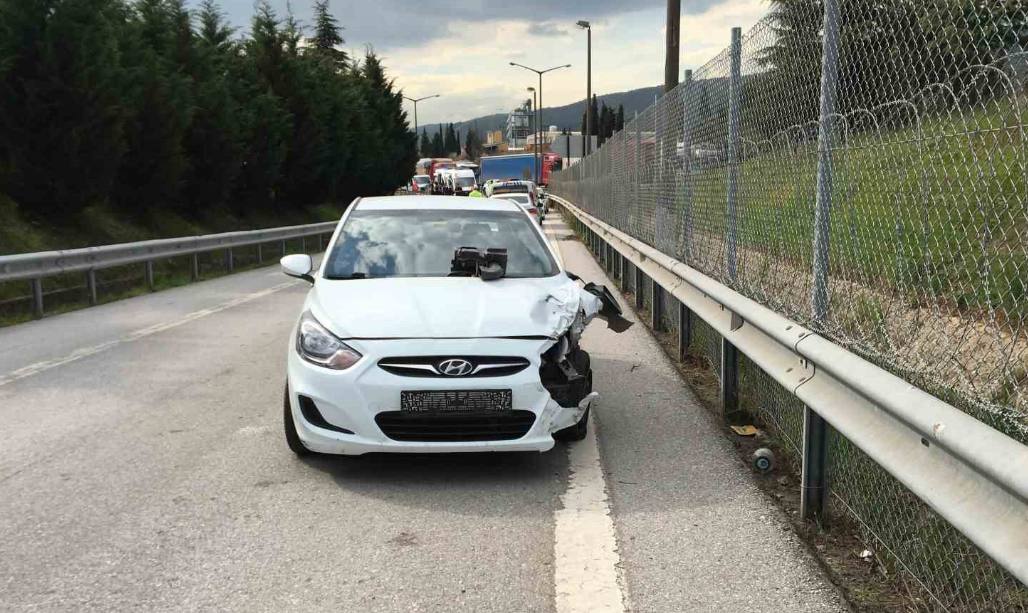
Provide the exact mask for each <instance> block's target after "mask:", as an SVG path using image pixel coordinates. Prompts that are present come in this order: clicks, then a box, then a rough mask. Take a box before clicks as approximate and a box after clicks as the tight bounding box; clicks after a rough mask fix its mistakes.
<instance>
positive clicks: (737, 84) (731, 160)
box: [725, 28, 742, 285]
mask: <svg viewBox="0 0 1028 613" xmlns="http://www.w3.org/2000/svg"><path fill="white" fill-rule="evenodd" d="M731 66H732V69H731V78H730V79H729V81H728V206H727V212H728V219H727V223H726V224H725V226H726V229H727V233H728V235H727V236H726V241H725V255H726V262H725V264H726V265H727V269H728V278H729V279H731V282H732V284H733V285H734V284H735V282H736V262H735V257H736V242H735V241H736V227H735V226H736V211H735V205H736V200H737V199H738V197H739V116H740V111H741V110H742V109H740V108H739V105H740V103H741V101H742V28H732V47H731Z"/></svg>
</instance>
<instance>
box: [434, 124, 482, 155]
mask: <svg viewBox="0 0 1028 613" xmlns="http://www.w3.org/2000/svg"><path fill="white" fill-rule="evenodd" d="M418 151H419V152H420V154H421V156H422V157H431V158H441V157H449V156H452V155H457V156H459V155H461V153H463V154H464V155H466V156H467V157H468V158H470V159H475V158H477V157H479V156H480V155H482V138H481V137H480V136H479V135H478V131H477V130H475V129H474V128H472V127H468V131H467V133H466V134H465V139H464V144H463V145H461V142H460V135H459V133H458V132H457V130H456V129H455V128H454V126H453V124H452V123H450V124H446V128H445V129H444V128H443V124H439V131H438V132H436V133H435V134H433V135H432V137H431V138H430V137H429V136H428V128H422V129H421V142H420V144H419V146H418Z"/></svg>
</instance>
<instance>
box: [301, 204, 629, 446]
mask: <svg viewBox="0 0 1028 613" xmlns="http://www.w3.org/2000/svg"><path fill="white" fill-rule="evenodd" d="M282 270H283V272H284V273H286V274H287V275H289V276H291V277H296V278H299V279H303V280H305V281H307V282H309V283H311V288H310V291H309V292H308V293H307V296H306V298H305V299H304V303H303V307H302V309H301V314H300V316H299V317H298V318H297V321H296V324H295V326H294V327H293V331H292V333H291V334H290V337H289V344H288V350H287V363H286V387H285V394H284V396H285V399H284V402H283V417H284V426H285V439H286V443H287V444H288V446H289V448H290V449H291V450H292V451H293V452H294V453H295V454H297V455H304V454H308V453H311V452H319V453H331V454H343V455H360V454H364V453H371V452H386V453H388V452H393V453H425V452H435V453H438V452H469V451H479V452H483V451H547V450H549V449H552V448H553V446H554V439H560V440H580V439H582V438H584V437H585V435H586V431H587V428H588V423H589V407H590V403H591V402H592V400H593V399H594V398H595V397H596V396H597V394H595V393H594V392H593V391H592V369H591V366H590V360H589V354H588V353H586V352H585V351H584V350H582V349H581V347H580V346H579V340H580V338H581V335H582V332H583V330H584V329H585V327H586V325H587V324H588V323H589V321H590V320H592V319H593V318H594V317H596V316H600V317H602V318H606V319H608V320H611V319H614V318H617V317H619V316H620V309H619V307H618V306H617V303H616V301H614V298H613V296H612V295H611V294H610V292H609V291H608V290H607V289H606V288H604V287H602V286H596V285H595V284H592V283H590V284H587V285H586V286H585V287H582V286H580V285H579V284H578V283H577V282H576V281H575V279H577V277H574V276H573V275H570V274H568V273H565V271H564V270H563V268H562V267H561V264H560V260H559V258H557V257H556V255H555V252H554V250H553V247H552V245H550V244H549V243H548V241H547V240H546V237H545V236H544V235H543V233H542V231H541V229H540V228H539V227H537V226H535V225H534V224H533V223H532V222H531V221H529V219H528V216H527V215H525V213H524V212H523V211H522V210H520V208H519V207H518V206H517V205H516V204H514V203H512V202H510V201H508V200H505V199H502V198H497V199H494V200H483V201H477V200H472V199H470V198H461V199H457V198H443V197H438V196H427V197H425V198H419V199H418V200H417V201H412V199H410V198H400V197H382V198H364V199H358V200H357V201H355V202H354V203H353V204H352V205H351V206H350V207H349V208H347V210H346V213H345V214H344V215H343V218H342V220H341V221H340V222H339V227H338V228H337V230H336V232H335V234H334V236H333V238H332V241H331V243H330V244H329V246H328V250H327V251H326V255H325V257H324V259H323V260H322V262H321V264H320V266H319V267H318V268H314V265H313V262H312V260H311V257H310V256H309V255H306V254H296V255H288V256H285V257H284V258H282Z"/></svg>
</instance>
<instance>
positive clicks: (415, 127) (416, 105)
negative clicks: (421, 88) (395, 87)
mask: <svg viewBox="0 0 1028 613" xmlns="http://www.w3.org/2000/svg"><path fill="white" fill-rule="evenodd" d="M439 96H442V94H435V95H433V96H425V97H424V98H418V99H417V100H415V99H414V98H408V97H407V96H404V97H403V99H404V100H410V101H411V102H413V103H414V134H417V135H418V136H419V137H420V136H421V135H420V134H418V103H419V102H421V101H422V100H428V99H429V98H438V97H439Z"/></svg>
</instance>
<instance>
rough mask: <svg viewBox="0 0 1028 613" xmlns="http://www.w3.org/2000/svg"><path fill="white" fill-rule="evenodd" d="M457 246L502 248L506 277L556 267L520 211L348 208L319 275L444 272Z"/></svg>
mask: <svg viewBox="0 0 1028 613" xmlns="http://www.w3.org/2000/svg"><path fill="white" fill-rule="evenodd" d="M458 247H478V248H480V249H486V248H503V249H506V250H507V276H508V277H520V278H525V277H549V276H553V275H555V274H557V272H558V268H557V264H556V262H554V261H553V258H552V257H551V256H550V252H549V251H548V250H547V249H546V246H545V244H544V243H543V240H542V238H541V237H540V236H539V234H538V233H537V232H536V231H535V229H534V228H533V223H532V221H531V220H529V219H528V218H527V217H526V216H525V215H524V214H523V213H517V212H513V211H511V212H507V211H453V210H412V211H354V212H353V213H351V214H350V216H349V217H348V218H347V220H346V223H345V224H344V225H343V229H342V233H341V234H340V236H339V239H338V240H337V241H336V243H335V246H334V247H333V248H332V252H331V254H329V256H328V262H327V266H326V267H325V277H326V278H328V279H347V278H354V276H355V275H356V276H359V277H367V278H372V277H445V276H448V275H449V274H450V263H451V260H452V259H453V252H454V250H455V249H457V248H458Z"/></svg>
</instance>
